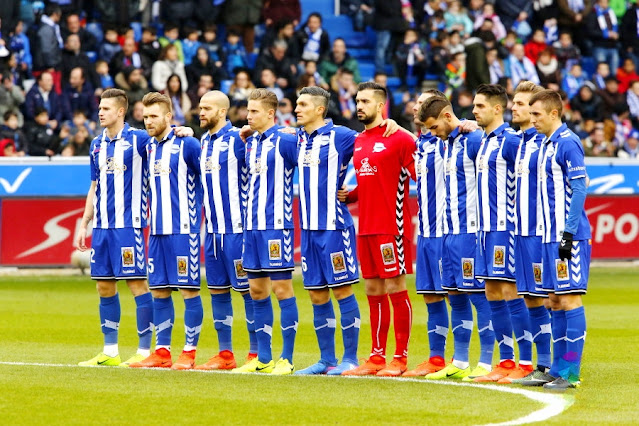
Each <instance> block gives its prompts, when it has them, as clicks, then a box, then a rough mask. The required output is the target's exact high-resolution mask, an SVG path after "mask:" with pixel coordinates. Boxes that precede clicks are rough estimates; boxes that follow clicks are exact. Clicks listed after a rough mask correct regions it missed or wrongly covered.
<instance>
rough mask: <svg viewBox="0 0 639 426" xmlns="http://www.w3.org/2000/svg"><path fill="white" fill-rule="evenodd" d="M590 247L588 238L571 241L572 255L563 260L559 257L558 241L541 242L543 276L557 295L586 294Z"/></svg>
mask: <svg viewBox="0 0 639 426" xmlns="http://www.w3.org/2000/svg"><path fill="white" fill-rule="evenodd" d="M591 249H592V245H591V242H590V240H580V241H573V242H572V257H571V258H570V260H568V261H565V260H560V259H559V253H558V250H559V243H544V244H542V253H543V264H544V269H543V277H544V281H547V282H548V283H549V284H551V285H552V287H551V288H552V289H551V290H550V291H552V292H554V293H555V294H557V295H562V294H586V291H587V290H588V274H589V272H590V251H591ZM544 287H546V286H544Z"/></svg>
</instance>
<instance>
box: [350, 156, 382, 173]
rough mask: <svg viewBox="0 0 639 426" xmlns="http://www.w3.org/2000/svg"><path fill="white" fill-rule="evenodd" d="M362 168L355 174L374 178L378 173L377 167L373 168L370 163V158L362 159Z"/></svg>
mask: <svg viewBox="0 0 639 426" xmlns="http://www.w3.org/2000/svg"><path fill="white" fill-rule="evenodd" d="M361 163H362V164H361V166H360V167H359V169H356V170H355V173H357V174H358V175H360V176H374V175H375V173H377V166H371V165H370V164H369V163H368V157H366V158H362V161H361Z"/></svg>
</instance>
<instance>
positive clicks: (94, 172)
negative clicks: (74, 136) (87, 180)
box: [89, 139, 98, 181]
mask: <svg viewBox="0 0 639 426" xmlns="http://www.w3.org/2000/svg"><path fill="white" fill-rule="evenodd" d="M94 149H95V139H93V140H92V141H91V146H90V147H89V159H90V160H91V161H89V165H90V166H91V180H92V181H96V180H98V171H97V169H96V167H95V155H93V150H94Z"/></svg>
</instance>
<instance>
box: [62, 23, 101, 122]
mask: <svg viewBox="0 0 639 426" xmlns="http://www.w3.org/2000/svg"><path fill="white" fill-rule="evenodd" d="M72 37H74V36H72ZM61 98H62V99H61V100H62V102H63V105H64V110H65V113H64V115H63V119H67V120H69V119H71V117H72V113H73V112H74V111H84V112H85V113H86V116H87V118H88V119H89V120H91V121H93V122H94V123H95V122H97V121H98V104H97V101H96V98H95V96H94V95H93V87H92V86H91V84H90V83H89V82H87V79H86V74H85V73H84V69H82V68H80V67H78V68H74V69H73V70H71V73H70V74H69V80H68V85H66V87H65V88H64V90H63V91H62V96H61Z"/></svg>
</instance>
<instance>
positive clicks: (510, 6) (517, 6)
mask: <svg viewBox="0 0 639 426" xmlns="http://www.w3.org/2000/svg"><path fill="white" fill-rule="evenodd" d="M533 3H534V2H533V0H508V1H498V2H495V11H496V12H497V14H498V15H499V17H500V18H501V21H502V22H503V23H504V27H505V28H506V29H507V30H510V29H513V27H516V26H517V23H518V22H520V23H521V22H526V20H527V19H528V17H530V16H532V13H533Z"/></svg>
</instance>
